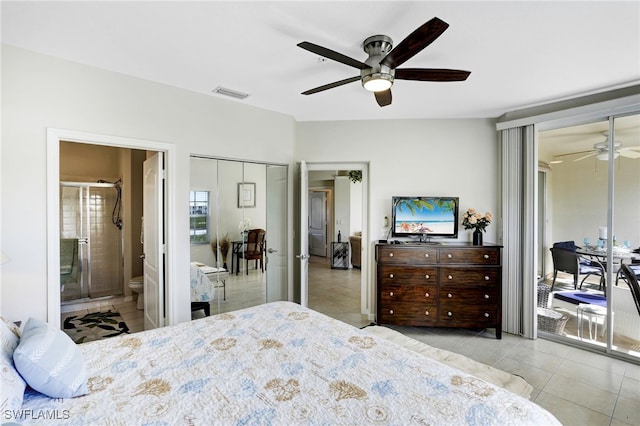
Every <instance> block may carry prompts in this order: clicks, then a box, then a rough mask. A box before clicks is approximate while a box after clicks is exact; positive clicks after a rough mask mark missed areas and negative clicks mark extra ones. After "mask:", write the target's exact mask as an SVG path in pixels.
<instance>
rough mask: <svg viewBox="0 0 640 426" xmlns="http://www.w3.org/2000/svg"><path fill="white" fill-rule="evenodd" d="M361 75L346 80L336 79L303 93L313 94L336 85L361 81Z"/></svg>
mask: <svg viewBox="0 0 640 426" xmlns="http://www.w3.org/2000/svg"><path fill="white" fill-rule="evenodd" d="M359 80H360V76H357V77H350V78H345V79H344V80H340V81H334V82H333V83H329V84H325V85H324V86H320V87H316V88H315V89H309V90H307V91H306V92H302V94H303V95H313V94H314V93H318V92H322V91H324V90H328V89H333V88H334V87H338V86H342V85H344V84H349V83H353V82H354V81H359Z"/></svg>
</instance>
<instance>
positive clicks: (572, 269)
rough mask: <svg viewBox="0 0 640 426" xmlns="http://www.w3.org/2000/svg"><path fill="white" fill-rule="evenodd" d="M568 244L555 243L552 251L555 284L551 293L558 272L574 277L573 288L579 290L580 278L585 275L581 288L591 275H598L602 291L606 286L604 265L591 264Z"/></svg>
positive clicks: (554, 280) (574, 247)
mask: <svg viewBox="0 0 640 426" xmlns="http://www.w3.org/2000/svg"><path fill="white" fill-rule="evenodd" d="M568 243H573V242H572V241H571V242H567V241H565V242H561V243H555V244H554V245H553V247H551V248H550V249H549V250H551V258H552V259H553V282H552V283H551V291H553V288H554V286H555V284H556V278H557V277H558V272H565V273H567V274H571V275H573V288H574V290H577V289H578V276H580V275H584V276H585V277H584V278H583V279H582V281H580V288H582V284H583V283H584V281H585V280H586V279H587V278H589V276H591V275H598V276H599V277H600V287H599V288H600V289H602V287H603V286H604V281H603V280H604V275H605V274H604V270H603V268H602V265H600V264H599V263H597V262H591V261H589V259H584V258H582V257H581V256H580V255H578V254H577V253H576V246H575V244H573V249H572V246H571V245H570V244H568Z"/></svg>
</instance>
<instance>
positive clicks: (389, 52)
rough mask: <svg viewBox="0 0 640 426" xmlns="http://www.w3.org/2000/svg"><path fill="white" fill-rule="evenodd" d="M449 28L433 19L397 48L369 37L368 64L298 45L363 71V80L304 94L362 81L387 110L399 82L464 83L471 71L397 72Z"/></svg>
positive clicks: (305, 43) (310, 45) (385, 38)
mask: <svg viewBox="0 0 640 426" xmlns="http://www.w3.org/2000/svg"><path fill="white" fill-rule="evenodd" d="M448 27H449V24H447V23H446V22H444V21H442V20H440V19H438V18H433V19H431V20H430V21H428V22H426V23H424V24H422V25H421V26H420V27H418V28H417V29H416V30H415V31H413V32H412V33H411V34H409V36H407V38H405V39H404V40H402V41H401V42H400V44H398V45H397V46H396V47H395V48H393V40H391V38H390V37H388V36H386V35H374V36H371V37H368V38H367V39H365V40H364V42H363V43H362V47H363V49H364V51H365V52H366V53H367V54H368V55H369V57H368V58H367V59H366V60H365V61H364V62H361V61H358V60H357V59H353V58H350V57H348V56H345V55H343V54H341V53H338V52H335V51H333V50H331V49H327V48H326V47H322V46H318V45H317V44H313V43H310V42H308V41H303V42H301V43H298V46H299V47H301V48H303V49H305V50H308V51H310V52H312V53H315V54H318V55H320V56H323V57H325V58H327V59H332V60H334V61H337V62H340V63H342V64H345V65H348V66H350V67H353V68H357V69H359V70H360V75H359V76H355V77H350V78H346V79H344V80H340V81H335V82H333V83H329V84H325V85H323V86H319V87H316V88H314V89H310V90H307V91H305V92H302V94H303V95H311V94H314V93H318V92H322V91H324V90H327V89H333V88H335V87H339V86H342V85H344V84H348V83H353V82H355V81H358V80H360V81H361V82H362V86H363V87H364V88H365V89H366V90H368V91H370V92H373V93H374V95H375V98H376V102H378V105H380V106H381V107H383V106H387V105H390V104H391V86H392V85H393V82H394V80H395V79H398V80H417V81H464V80H466V79H467V77H469V74H471V72H470V71H462V70H452V69H440V68H397V67H398V66H400V65H402V64H403V63H405V62H406V61H408V60H409V59H411V58H412V57H413V56H414V55H416V54H417V53H418V52H420V51H421V50H422V49H424V48H425V47H427V46H428V45H430V44H431V43H433V42H434V41H435V40H436V39H437V38H438V37H440V35H442V33H443V32H444V31H445V30H446V29H447V28H448Z"/></svg>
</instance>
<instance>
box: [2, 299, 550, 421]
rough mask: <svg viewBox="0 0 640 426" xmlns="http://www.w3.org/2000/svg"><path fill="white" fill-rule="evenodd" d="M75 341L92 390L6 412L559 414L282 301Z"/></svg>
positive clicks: (33, 396) (120, 417) (293, 417)
mask: <svg viewBox="0 0 640 426" xmlns="http://www.w3.org/2000/svg"><path fill="white" fill-rule="evenodd" d="M78 347H79V348H80V351H81V353H82V355H83V357H84V364H85V367H86V375H87V378H88V381H87V388H88V391H89V393H88V394H86V395H84V396H79V397H75V398H57V399H52V398H49V397H46V396H44V395H42V394H40V393H38V392H36V391H33V390H31V389H29V388H27V391H26V392H25V394H24V401H23V404H22V409H23V414H25V413H26V416H24V415H23V416H22V418H17V419H15V420H14V421H17V422H20V423H23V424H51V422H52V421H51V420H50V419H44V418H43V417H42V414H43V413H45V414H49V415H51V414H52V413H53V414H54V415H56V416H57V417H56V418H57V419H58V420H57V421H58V422H60V423H68V424H78V425H86V424H92V425H100V424H103V425H117V424H127V425H134V424H139V425H143V424H196V425H199V424H200V425H202V424H222V425H226V424H234V425H254V424H265V425H266V424H273V425H294V424H323V425H327V424H332V425H333V424H349V425H355V424H390V425H410V424H431V425H438V424H456V425H462V424H474V425H475V424H482V425H489V424H495V425H506V424H517V425H525V424H541V425H553V424H560V423H559V422H558V421H557V419H555V417H553V416H552V415H551V414H550V413H549V412H547V411H546V410H544V409H543V408H541V407H539V406H537V405H536V404H534V403H532V402H531V401H528V400H527V399H525V398H522V397H520V396H517V395H515V394H513V393H511V392H509V391H507V390H505V389H502V388H500V387H497V386H495V385H493V384H490V383H488V382H485V381H483V380H481V379H479V378H477V377H475V376H473V375H470V374H467V373H464V372H463V371H461V370H458V369H455V368H452V367H449V366H447V365H445V364H442V363H440V362H437V361H435V360H432V359H430V358H427V357H425V356H423V355H421V354H419V353H415V352H414V351H411V350H409V349H405V348H403V347H402V346H398V345H396V344H394V343H392V342H389V341H387V340H385V339H383V338H380V337H378V336H376V335H375V334H373V333H369V332H368V331H367V330H366V328H365V329H362V330H361V329H357V328H354V327H352V326H350V325H347V324H345V323H342V322H340V321H337V320H334V319H332V318H329V317H327V316H325V315H323V314H320V313H318V312H315V311H312V310H310V309H307V308H304V307H301V306H300V305H297V304H294V303H290V302H274V303H269V304H265V305H260V306H256V307H253V308H249V309H244V310H239V311H235V312H231V313H226V314H220V315H215V316H211V317H206V318H202V319H198V320H194V321H190V322H186V323H181V324H178V325H175V326H171V327H165V328H161V329H155V330H150V331H146V332H143V333H137V334H132V335H123V336H119V337H115V338H111V339H107V340H102V341H97V342H89V343H84V344H81V345H79V346H78ZM38 414H40V415H41V416H40V417H38ZM6 420H7V419H5V421H6Z"/></svg>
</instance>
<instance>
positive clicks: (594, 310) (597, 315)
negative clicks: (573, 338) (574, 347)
mask: <svg viewBox="0 0 640 426" xmlns="http://www.w3.org/2000/svg"><path fill="white" fill-rule="evenodd" d="M576 316H577V318H578V338H579V339H582V320H583V319H584V317H585V316H586V317H587V320H588V321H589V340H594V337H593V336H595V340H597V339H598V324H599V322H598V320H599V319H602V332H601V333H600V335H601V336H602V335H604V332H605V331H606V330H607V308H606V306H598V305H591V304H585V303H580V304H579V305H578V307H577V308H576ZM591 321H593V334H591Z"/></svg>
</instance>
